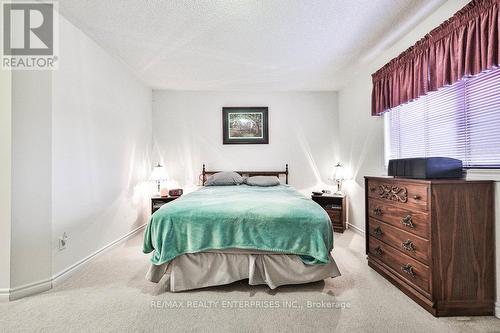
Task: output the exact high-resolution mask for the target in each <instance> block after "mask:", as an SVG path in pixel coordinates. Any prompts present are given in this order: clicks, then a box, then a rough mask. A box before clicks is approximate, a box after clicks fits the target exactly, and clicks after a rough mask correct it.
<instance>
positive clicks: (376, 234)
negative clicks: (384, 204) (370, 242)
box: [373, 227, 382, 237]
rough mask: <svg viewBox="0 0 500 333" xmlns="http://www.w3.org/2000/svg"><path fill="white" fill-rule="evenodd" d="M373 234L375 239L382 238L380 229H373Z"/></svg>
mask: <svg viewBox="0 0 500 333" xmlns="http://www.w3.org/2000/svg"><path fill="white" fill-rule="evenodd" d="M373 234H374V235H375V237H380V236H382V229H381V228H380V227H376V228H375V229H373Z"/></svg>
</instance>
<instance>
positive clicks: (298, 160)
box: [153, 91, 337, 191]
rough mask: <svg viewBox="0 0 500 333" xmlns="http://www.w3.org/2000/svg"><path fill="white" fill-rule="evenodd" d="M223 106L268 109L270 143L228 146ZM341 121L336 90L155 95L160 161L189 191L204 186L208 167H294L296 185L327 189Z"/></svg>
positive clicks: (292, 178) (156, 153)
mask: <svg viewBox="0 0 500 333" xmlns="http://www.w3.org/2000/svg"><path fill="white" fill-rule="evenodd" d="M223 106H268V107H269V144H267V145H223V144H222V107H223ZM336 117H337V94H336V93H335V92H276V93H246V92H202V91H190V92H188V91H154V92H153V133H154V138H155V148H154V154H153V156H154V161H155V162H156V160H157V159H158V160H160V161H163V162H164V164H165V167H166V168H167V171H168V173H169V176H170V178H171V179H172V180H174V181H176V182H178V185H180V186H183V187H189V186H191V185H196V184H197V183H198V177H199V175H200V173H201V168H202V164H203V163H205V164H206V165H207V169H210V170H214V169H215V170H241V169H245V170H246V169H250V170H283V169H284V168H285V163H288V164H289V167H290V184H291V185H292V186H294V187H296V188H298V189H302V190H304V191H306V190H307V189H310V188H313V187H314V188H319V189H321V188H324V187H325V186H324V185H322V183H323V182H328V176H329V174H330V173H331V171H332V168H333V166H334V165H335V163H336V145H337V139H336V136H337V130H336V124H337V118H336ZM174 185H176V184H170V186H174Z"/></svg>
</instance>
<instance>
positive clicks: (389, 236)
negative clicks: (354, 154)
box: [369, 219, 430, 265]
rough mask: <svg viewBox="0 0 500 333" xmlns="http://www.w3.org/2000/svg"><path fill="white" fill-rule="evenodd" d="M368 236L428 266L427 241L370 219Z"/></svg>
mask: <svg viewBox="0 0 500 333" xmlns="http://www.w3.org/2000/svg"><path fill="white" fill-rule="evenodd" d="M369 225H370V226H369V229H370V230H369V235H370V236H373V237H375V238H376V239H378V240H381V241H382V242H384V243H386V244H389V245H391V246H393V247H394V248H396V249H399V250H400V251H401V252H403V253H405V254H407V255H409V256H410V257H412V258H415V259H417V260H419V261H421V262H422V263H424V264H426V265H428V264H429V257H430V256H429V250H430V247H429V241H428V240H426V239H423V238H420V237H418V236H416V235H414V234H411V233H409V232H406V231H403V230H401V229H399V228H396V227H393V226H391V225H389V224H386V223H383V222H380V221H377V220H375V219H370V223H369Z"/></svg>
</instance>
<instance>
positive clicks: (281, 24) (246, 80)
mask: <svg viewBox="0 0 500 333" xmlns="http://www.w3.org/2000/svg"><path fill="white" fill-rule="evenodd" d="M443 2H444V0H350V1H349V0H238V1H229V0H225V1H217V0H185V1H181V0H169V1H160V0H155V1H153V0H150V1H138V0H93V1H92V0H86V1H84V0H61V1H59V8H60V12H61V14H62V15H63V16H65V17H66V18H67V19H68V20H69V21H71V22H72V23H73V24H75V25H76V26H77V27H79V28H80V29H81V30H82V31H84V32H85V33H87V34H88V35H89V36H90V37H91V38H93V39H94V40H95V41H96V42H97V43H98V44H100V45H101V46H102V47H103V48H105V49H106V50H107V51H108V52H109V53H111V54H112V55H114V56H115V57H117V58H119V59H121V60H122V61H123V62H124V63H125V64H127V65H128V66H129V68H130V69H131V70H132V71H133V72H134V73H135V74H136V75H137V76H138V77H139V78H140V79H141V80H142V81H144V82H145V83H146V84H147V85H148V86H150V87H151V88H154V89H173V90H253V91H261V90H337V89H339V88H340V87H341V86H342V85H343V84H344V83H345V82H346V80H348V79H349V78H350V76H351V75H352V73H355V69H356V68H357V67H358V66H359V65H360V62H362V61H368V60H369V57H373V56H375V55H376V53H374V50H381V49H383V47H387V46H389V45H390V44H391V43H393V42H394V41H395V40H397V38H400V37H401V36H402V34H403V33H405V32H407V31H409V29H411V28H412V27H413V26H414V25H415V24H416V23H418V21H419V20H420V19H421V18H422V17H425V16H426V15H428V14H429V13H430V12H432V11H433V10H434V9H436V8H437V7H438V6H439V5H441V4H442V3H443Z"/></svg>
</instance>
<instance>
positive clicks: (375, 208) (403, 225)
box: [368, 199, 430, 239]
mask: <svg viewBox="0 0 500 333" xmlns="http://www.w3.org/2000/svg"><path fill="white" fill-rule="evenodd" d="M368 215H369V216H370V217H372V218H375V219H377V220H380V221H383V222H385V223H388V224H390V225H392V226H395V227H397V228H399V229H402V230H404V231H408V232H411V233H413V234H415V235H418V236H420V237H423V238H425V239H429V228H430V225H429V224H430V221H429V218H428V215H427V213H423V212H415V211H411V210H408V209H405V208H401V206H398V205H388V204H387V203H384V202H382V201H379V200H374V199H368Z"/></svg>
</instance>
